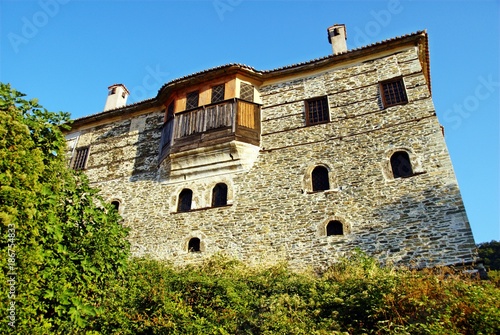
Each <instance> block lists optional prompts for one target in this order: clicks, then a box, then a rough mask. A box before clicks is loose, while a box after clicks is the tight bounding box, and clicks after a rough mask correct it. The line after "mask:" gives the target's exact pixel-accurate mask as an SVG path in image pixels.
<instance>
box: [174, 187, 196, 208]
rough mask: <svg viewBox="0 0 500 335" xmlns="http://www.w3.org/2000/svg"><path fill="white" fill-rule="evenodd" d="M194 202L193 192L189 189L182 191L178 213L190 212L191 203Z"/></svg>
mask: <svg viewBox="0 0 500 335" xmlns="http://www.w3.org/2000/svg"><path fill="white" fill-rule="evenodd" d="M192 200H193V191H191V190H190V189H188V188H185V189H183V190H182V192H181V193H180V194H179V202H178V203H177V211H178V212H189V211H190V210H191V202H192Z"/></svg>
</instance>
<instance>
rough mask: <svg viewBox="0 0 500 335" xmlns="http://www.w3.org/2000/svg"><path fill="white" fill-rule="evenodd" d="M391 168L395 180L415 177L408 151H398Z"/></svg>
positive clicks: (392, 157) (392, 160) (394, 154)
mask: <svg viewBox="0 0 500 335" xmlns="http://www.w3.org/2000/svg"><path fill="white" fill-rule="evenodd" d="M391 168H392V175H393V176H394V178H401V177H409V176H412V175H413V169H412V167H411V162H410V157H409V156H408V153H407V152H406V151H396V152H395V153H393V154H392V156H391Z"/></svg>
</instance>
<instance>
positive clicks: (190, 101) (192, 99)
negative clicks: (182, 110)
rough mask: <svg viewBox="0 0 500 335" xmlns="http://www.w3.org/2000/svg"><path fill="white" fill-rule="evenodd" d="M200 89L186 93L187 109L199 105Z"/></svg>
mask: <svg viewBox="0 0 500 335" xmlns="http://www.w3.org/2000/svg"><path fill="white" fill-rule="evenodd" d="M198 95H199V92H198V91H194V92H191V93H188V94H186V109H193V108H196V107H198Z"/></svg>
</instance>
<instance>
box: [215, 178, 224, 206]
mask: <svg viewBox="0 0 500 335" xmlns="http://www.w3.org/2000/svg"><path fill="white" fill-rule="evenodd" d="M226 205H227V185H226V184H224V183H219V184H217V185H215V187H214V189H213V190H212V207H221V206H226Z"/></svg>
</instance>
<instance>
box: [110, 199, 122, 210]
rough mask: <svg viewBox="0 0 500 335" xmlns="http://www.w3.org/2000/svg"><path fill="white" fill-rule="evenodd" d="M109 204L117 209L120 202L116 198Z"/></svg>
mask: <svg viewBox="0 0 500 335" xmlns="http://www.w3.org/2000/svg"><path fill="white" fill-rule="evenodd" d="M111 206H113V207H114V208H115V209H116V210H118V209H119V208H120V202H119V201H118V200H114V201H111Z"/></svg>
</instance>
